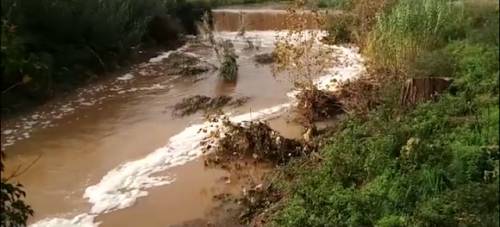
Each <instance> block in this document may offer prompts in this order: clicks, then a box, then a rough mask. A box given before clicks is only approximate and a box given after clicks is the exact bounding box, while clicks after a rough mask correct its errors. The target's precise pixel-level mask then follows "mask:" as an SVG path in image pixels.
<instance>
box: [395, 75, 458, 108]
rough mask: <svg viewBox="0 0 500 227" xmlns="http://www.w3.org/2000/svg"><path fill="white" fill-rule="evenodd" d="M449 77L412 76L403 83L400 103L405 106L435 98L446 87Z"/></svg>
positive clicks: (448, 83)
mask: <svg viewBox="0 0 500 227" xmlns="http://www.w3.org/2000/svg"><path fill="white" fill-rule="evenodd" d="M451 82H452V81H451V79H450V78H436V77H432V78H412V79H408V80H407V81H406V82H405V84H404V85H403V89H402V90H401V96H400V104H401V105H405V106H411V105H415V104H417V103H418V102H422V101H428V100H435V98H436V97H437V96H438V95H439V94H440V93H442V92H443V91H444V90H446V89H448V87H449V86H450V84H451Z"/></svg>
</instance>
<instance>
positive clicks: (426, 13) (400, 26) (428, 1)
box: [365, 0, 464, 72]
mask: <svg viewBox="0 0 500 227" xmlns="http://www.w3.org/2000/svg"><path fill="white" fill-rule="evenodd" d="M463 20H464V18H463V8H462V7H461V5H460V4H456V2H451V1H449V0H400V1H399V3H397V4H396V5H395V6H394V7H393V8H392V9H391V10H390V11H389V12H388V13H385V14H383V15H380V16H379V17H378V19H377V23H376V25H375V27H374V29H373V30H372V31H371V32H370V34H369V36H368V39H367V46H366V50H365V52H366V54H367V55H368V56H369V57H370V58H371V59H372V60H373V62H374V63H375V65H376V66H378V67H380V68H383V69H386V70H389V71H399V72H401V71H402V72H405V71H406V70H407V66H408V65H409V63H411V62H412V61H414V60H415V58H416V57H417V56H418V55H419V54H421V53H422V52H424V51H426V50H429V49H432V48H437V47H440V46H442V45H444V44H445V43H446V42H447V41H449V40H451V39H455V38H457V37H459V36H460V35H462V33H463V32H462V29H463V28H462V26H461V25H463Z"/></svg>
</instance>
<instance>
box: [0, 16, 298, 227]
mask: <svg viewBox="0 0 500 227" xmlns="http://www.w3.org/2000/svg"><path fill="white" fill-rule="evenodd" d="M214 14H215V18H216V20H215V22H216V25H217V28H218V30H225V31H227V30H229V31H231V30H232V31H234V30H235V26H236V27H237V25H234V23H227V20H228V19H229V20H230V18H233V19H234V18H240V15H239V13H236V14H233V13H232V12H224V11H219V12H214ZM281 14H282V12H281V11H276V12H273V11H265V12H257V16H258V17H253V16H249V18H254V19H255V18H261V19H258V20H253V21H252V22H251V29H252V30H270V29H274V28H275V27H277V24H280V23H281V21H280V19H279V18H281ZM221 15H223V18H224V19H223V20H224V21H223V22H222V23H220V21H219V22H218V20H217V18H220V16H221ZM224 26H226V27H224ZM266 34H271V33H269V32H268V33H266ZM231 35H234V34H228V36H231ZM260 43H264V44H263V45H262V46H261V48H259V50H249V51H243V50H242V49H241V48H242V47H243V46H241V47H240V46H238V44H236V47H237V50H238V53H239V59H238V62H239V76H238V80H237V82H236V83H225V82H223V81H221V80H220V79H219V78H218V77H217V72H216V71H212V72H208V73H202V74H201V75H197V76H187V77H180V78H179V77H173V76H163V77H162V76H160V77H153V78H150V77H148V76H144V77H140V76H137V75H134V77H133V78H132V79H123V80H120V79H118V80H114V79H110V80H109V81H103V82H102V84H97V85H92V86H90V87H89V88H83V89H82V90H83V92H81V93H79V94H78V95H70V96H69V97H67V98H66V99H65V100H64V101H58V102H62V103H49V104H47V105H45V106H42V107H40V108H39V110H38V112H37V113H34V114H33V116H29V115H28V116H26V117H24V118H20V119H14V120H11V121H9V122H7V123H5V124H4V123H2V131H3V132H4V133H3V134H2V143H6V144H8V146H5V147H3V149H5V151H6V154H7V159H6V167H7V169H6V175H9V174H10V173H12V172H15V170H16V169H18V168H19V166H22V167H21V169H22V168H24V167H26V166H29V165H30V163H32V162H33V161H34V160H36V161H35V162H34V164H33V165H32V166H31V167H30V168H29V169H28V170H27V171H26V172H24V173H22V174H21V175H20V176H18V177H16V178H15V180H16V181H19V182H22V183H23V184H24V186H25V189H26V192H27V197H26V200H27V202H28V203H29V204H30V205H31V206H32V207H33V209H34V210H35V215H34V216H33V217H32V218H30V220H29V222H30V223H32V224H33V223H36V222H38V221H40V220H42V219H45V220H46V221H47V220H51V219H52V221H53V222H50V223H49V224H47V223H45V226H85V224H89V223H87V222H85V221H75V219H73V217H75V216H77V215H79V214H82V213H86V212H88V211H89V210H90V209H91V207H92V204H90V203H89V202H88V201H87V199H86V198H83V196H82V195H83V194H84V193H85V189H86V188H87V187H89V186H91V185H95V184H97V183H99V182H100V181H101V179H102V178H103V176H105V175H106V174H107V173H108V172H109V171H110V170H111V169H114V168H115V167H117V166H120V165H121V164H123V163H126V162H129V161H134V160H138V159H141V158H143V157H145V156H146V155H148V154H150V153H151V152H153V151H155V150H156V149H158V148H160V147H164V146H165V145H166V144H167V143H168V140H169V138H170V137H172V136H174V135H176V134H177V133H179V132H181V131H182V130H183V129H184V128H186V127H187V126H189V125H191V124H194V123H200V122H203V121H204V120H203V118H202V115H201V114H195V115H192V116H187V117H181V118H179V117H174V116H172V114H171V111H172V108H171V107H172V106H173V105H174V104H175V103H177V102H179V101H180V100H181V99H182V98H185V97H189V96H192V95H208V96H215V95H229V96H235V97H241V96H248V97H250V100H249V101H248V103H246V104H244V105H243V106H241V107H238V108H233V109H230V110H229V109H227V110H226V111H229V112H232V113H234V114H235V115H237V114H242V113H248V112H252V111H258V110H260V109H263V108H268V107H272V106H275V105H278V104H282V103H286V102H288V101H289V98H288V97H287V96H286V93H287V92H288V91H289V90H290V87H291V86H290V83H289V82H288V81H287V80H286V79H277V78H274V77H273V76H272V74H271V70H270V67H269V66H268V65H256V64H255V63H254V61H253V59H252V57H253V56H254V55H255V54H258V53H265V52H270V51H271V50H272V49H271V48H272V47H270V46H269V45H268V46H266V45H265V43H266V41H262V42H259V44H260ZM267 43H269V42H267ZM243 44H244V43H243V42H242V45H243ZM190 52H191V53H195V54H197V55H198V56H201V57H202V58H204V59H207V61H212V62H213V61H214V57H213V54H212V52H211V51H209V50H207V49H203V48H198V49H196V48H194V49H192V50H190ZM117 76H122V75H117ZM122 77H123V78H126V76H122ZM96 87H97V88H96ZM141 88H143V89H141ZM149 88H151V89H149ZM88 91H89V92H88ZM121 91H122V92H121ZM82 97H83V99H84V100H85V101H88V102H84V101H81V102H77V101H75V100H78V99H82ZM103 97H105V98H103ZM64 102H69V103H72V104H71V105H67V104H64ZM54 109H55V110H54ZM38 113H41V114H38ZM54 116H55V117H54ZM42 117H43V119H42V120H43V121H46V122H47V123H43V122H42V120H40V118H42ZM31 118H32V119H31ZM34 122H35V123H34ZM39 122H42V124H40V123H39ZM270 124H271V125H272V126H273V127H274V128H276V129H277V130H279V131H281V132H282V133H284V134H285V136H291V137H296V136H299V135H300V133H301V129H300V128H299V127H298V126H291V125H290V124H289V123H287V122H286V119H285V118H283V117H281V118H275V119H272V120H270ZM9 127H10V128H15V129H14V130H11V129H6V128H9ZM26 130H28V131H27V132H26ZM10 131H12V132H10ZM12 141H14V142H12ZM10 143H12V145H11V144H10ZM256 171H258V170H256ZM154 175H160V176H161V175H168V176H175V181H173V182H171V183H169V184H166V185H162V186H158V187H152V188H149V189H147V190H146V191H147V193H148V195H147V196H144V197H140V198H138V199H137V201H135V203H133V205H131V206H128V207H124V209H116V210H113V211H111V212H107V213H105V214H103V213H99V214H98V215H96V217H95V219H94V220H93V222H94V223H96V222H100V223H101V224H100V226H171V225H179V224H181V226H182V224H183V223H193V224H191V225H194V226H196V225H197V224H196V223H203V222H197V220H204V219H210V218H211V211H212V210H213V208H214V207H215V206H216V205H217V204H216V201H214V199H213V196H214V195H216V194H218V193H221V192H225V191H237V190H240V188H239V187H241V184H238V182H237V181H232V182H231V183H229V184H227V183H224V181H221V179H223V178H224V177H227V176H229V173H228V172H226V171H223V170H219V169H213V168H207V167H205V166H204V165H203V161H202V158H195V159H193V160H190V161H187V162H186V163H185V164H183V165H178V166H174V167H172V168H168V169H167V170H163V171H159V172H157V173H155V174H154ZM257 175H258V174H257ZM53 218H64V219H69V220H71V219H73V221H72V222H70V223H71V224H68V222H61V220H59V222H58V221H56V219H53ZM90 223H92V221H91V222H90ZM229 225H230V224H229ZM42 226H43V225H42Z"/></svg>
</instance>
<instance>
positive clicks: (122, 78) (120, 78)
mask: <svg viewBox="0 0 500 227" xmlns="http://www.w3.org/2000/svg"><path fill="white" fill-rule="evenodd" d="M133 78H134V75H133V74H132V73H126V74H125V75H123V76H120V77H117V78H116V79H117V80H121V81H124V80H131V79H133Z"/></svg>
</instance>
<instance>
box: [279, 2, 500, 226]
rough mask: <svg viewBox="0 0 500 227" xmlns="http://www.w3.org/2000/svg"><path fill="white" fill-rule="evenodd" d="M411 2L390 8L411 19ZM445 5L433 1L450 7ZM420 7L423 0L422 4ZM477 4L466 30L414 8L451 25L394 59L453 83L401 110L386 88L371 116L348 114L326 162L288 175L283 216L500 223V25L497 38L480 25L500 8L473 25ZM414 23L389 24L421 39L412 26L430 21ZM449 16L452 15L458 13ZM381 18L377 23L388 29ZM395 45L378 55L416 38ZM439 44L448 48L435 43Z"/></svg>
mask: <svg viewBox="0 0 500 227" xmlns="http://www.w3.org/2000/svg"><path fill="white" fill-rule="evenodd" d="M408 2H410V1H407V0H401V2H400V3H399V4H398V5H397V6H396V8H394V9H392V10H391V11H390V12H389V15H392V16H389V17H390V18H392V17H394V18H404V17H401V16H402V15H404V14H402V15H393V14H397V13H402V11H401V10H402V8H400V7H401V4H403V3H408ZM425 2H427V1H422V3H425ZM429 4H430V3H429ZM433 4H436V5H433ZM440 4H441V3H432V4H431V5H427V6H428V7H431V6H432V7H438V6H443V5H440ZM447 4H448V3H447ZM453 4H457V3H456V2H455V3H453ZM424 5H425V4H424ZM421 6H423V5H420V6H418V4H417V6H416V7H421ZM406 9H407V10H409V9H410V8H406ZM470 10H477V9H467V10H466V12H465V14H464V15H467V16H466V17H465V18H464V20H459V22H460V23H462V24H461V25H462V27H463V28H464V30H463V33H462V34H460V35H456V34H459V33H457V32H456V31H457V30H455V28H454V27H455V25H453V26H451V25H450V26H448V25H446V26H444V25H443V26H436V24H434V23H429V22H431V21H433V22H437V21H441V19H440V20H434V19H432V20H427V19H425V18H421V19H420V20H419V18H418V17H417V15H419V17H420V16H423V15H428V14H427V13H422V11H419V10H418V9H417V10H415V11H416V12H420V13H416V14H415V15H414V16H412V17H414V20H415V21H419V23H422V24H427V25H425V26H428V27H429V28H438V29H444V30H443V31H432V32H429V33H428V34H426V35H425V34H424V36H427V35H430V34H435V35H436V37H435V38H432V40H433V42H434V43H433V44H432V45H430V44H426V43H424V44H418V45H419V46H420V47H422V48H423V49H422V50H421V51H419V53H418V54H416V55H415V57H416V59H415V60H414V61H411V62H408V61H406V62H399V63H398V64H395V65H392V66H393V67H396V69H399V67H405V68H406V67H407V68H412V69H413V70H416V71H415V72H417V71H418V70H420V71H418V72H419V73H415V74H420V75H422V76H433V75H438V76H450V77H452V78H453V83H452V85H451V86H452V88H453V90H454V92H449V93H445V94H443V95H442V96H441V97H440V98H439V99H438V100H437V101H435V102H431V101H429V102H424V103H421V104H419V105H417V106H416V107H415V108H414V109H410V110H402V109H401V108H400V107H399V106H398V104H397V102H392V101H393V100H395V99H397V96H395V97H394V96H391V97H384V98H383V100H384V103H383V104H382V105H380V106H379V107H378V109H375V110H373V111H372V112H371V113H370V114H369V117H368V118H363V119H360V118H357V117H356V116H349V117H348V118H347V119H346V120H343V121H342V122H341V123H340V124H341V125H340V126H339V129H338V131H337V132H336V133H335V134H333V136H332V137H331V138H329V140H328V144H327V145H326V146H325V147H324V148H323V149H322V151H321V153H320V155H321V156H322V157H323V159H324V161H323V162H322V163H321V165H320V166H318V167H316V168H314V169H312V170H311V169H309V171H307V172H301V171H296V173H301V174H300V175H299V176H298V177H297V179H295V180H294V181H291V182H289V181H283V182H281V184H282V185H284V186H283V188H284V189H285V190H287V192H288V193H289V194H290V196H289V198H288V200H287V201H286V202H285V205H284V208H283V209H282V210H281V211H279V212H278V213H277V214H276V216H275V218H274V223H275V224H277V225H280V226H498V225H499V221H498V213H499V212H500V206H499V203H498V199H499V194H498V190H499V158H500V153H499V151H498V146H499V139H500V137H499V134H498V130H499V129H500V127H499V124H500V122H499V117H500V116H499V112H500V111H499V108H498V102H499V97H498V95H499V91H498V86H499V84H498V77H499V57H498V51H499V47H498V43H497V42H496V41H495V40H498V38H499V37H498V33H496V34H497V35H493V36H496V38H493V37H488V38H484V37H483V36H481V35H478V34H476V33H477V32H478V31H479V30H481V29H483V28H485V27H488V26H489V24H496V23H498V20H499V19H498V17H496V18H493V16H492V15H493V14H492V13H491V12H495V11H496V10H498V8H495V7H489V8H482V9H481V10H482V11H481V12H483V13H481V16H479V17H480V18H483V19H481V21H483V22H484V21H487V22H484V23H483V22H481V23H475V24H471V21H475V20H472V17H473V16H472V15H476V16H478V15H479V14H477V12H476V13H471V12H470ZM485 10H486V11H485ZM488 10H489V11H488ZM426 11H429V12H437V11H435V10H432V9H426ZM488 12H490V13H488ZM404 13H406V14H413V13H411V12H407V11H405V12H404ZM442 15H448V14H442ZM488 15H489V16H488ZM497 16H498V15H497ZM385 17H387V16H382V17H381V20H382V21H383V20H385V19H383V18H385ZM405 17H406V16H405ZM394 18H393V19H394ZM484 18H487V19H484ZM443 20H444V21H447V19H446V20H445V19H443ZM494 20H496V21H494ZM444 21H443V23H445V22H444ZM407 22H408V21H405V20H402V21H393V23H401V25H394V26H392V25H391V26H392V28H383V29H387V30H386V31H394V30H392V29H396V30H398V29H401V28H405V29H406V30H404V32H402V33H400V32H401V31H394V32H395V33H397V34H398V35H399V37H401V38H406V36H405V35H408V37H409V39H415V40H418V39H416V38H415V37H421V35H420V34H413V32H414V31H422V32H425V30H426V29H427V28H425V26H424V25H417V24H412V25H411V26H410V24H407V25H404V24H405V23H407ZM379 23H380V21H379ZM446 23H450V24H452V22H451V21H449V22H446ZM380 26H382V25H380V24H379V25H377V27H376V28H375V29H382V28H381V27H380ZM421 26H423V27H421ZM449 28H453V29H449ZM377 32H379V31H374V33H377ZM451 34H453V35H451ZM384 37H385V38H387V39H386V41H394V40H393V38H394V37H390V36H384ZM422 37H423V36H422ZM478 37H483V38H478ZM381 40H382V39H381ZM379 41H380V40H377V42H379ZM422 42H426V39H422ZM393 44H395V45H393V46H391V45H389V44H387V45H386V44H380V43H378V44H377V45H384V48H385V49H384V48H383V49H379V50H378V51H379V53H377V54H378V55H377V56H386V55H387V56H389V55H390V54H395V52H394V51H396V50H400V49H398V48H402V47H404V48H407V47H408V46H404V45H403V44H405V43H404V42H403V43H399V41H395V43H393ZM396 44H397V45H400V44H401V45H402V46H397V45H396ZM431 46H433V47H440V48H437V49H435V50H430V49H428V48H429V47H431ZM398 56H399V55H398ZM389 57H391V56H389ZM372 60H373V59H372ZM433 60H439V61H433ZM391 64H393V63H391ZM399 64H401V65H399ZM426 67H429V68H426ZM443 74H446V75H443ZM391 86H394V84H388V85H386V86H382V89H387V90H389V89H391ZM297 166H299V165H297ZM308 168H310V167H308Z"/></svg>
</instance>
